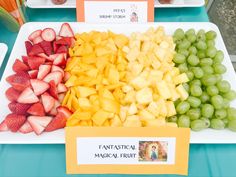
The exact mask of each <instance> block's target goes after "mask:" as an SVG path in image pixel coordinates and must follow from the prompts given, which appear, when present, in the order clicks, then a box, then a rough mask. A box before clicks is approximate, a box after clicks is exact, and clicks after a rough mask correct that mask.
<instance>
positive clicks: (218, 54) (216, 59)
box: [214, 50, 224, 63]
mask: <svg viewBox="0 0 236 177" xmlns="http://www.w3.org/2000/svg"><path fill="white" fill-rule="evenodd" d="M223 60H224V53H223V52H222V51H221V50H218V51H217V52H216V56H215V57H214V62H215V63H221V62H222V61H223Z"/></svg>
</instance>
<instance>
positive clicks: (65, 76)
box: [63, 72, 70, 82]
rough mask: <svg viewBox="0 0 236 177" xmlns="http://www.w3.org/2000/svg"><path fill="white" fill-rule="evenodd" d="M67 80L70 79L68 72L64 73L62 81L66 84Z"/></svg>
mask: <svg viewBox="0 0 236 177" xmlns="http://www.w3.org/2000/svg"><path fill="white" fill-rule="evenodd" d="M69 78H70V73H69V72H65V75H64V78H63V81H64V82H66V81H67V80H68V79H69Z"/></svg>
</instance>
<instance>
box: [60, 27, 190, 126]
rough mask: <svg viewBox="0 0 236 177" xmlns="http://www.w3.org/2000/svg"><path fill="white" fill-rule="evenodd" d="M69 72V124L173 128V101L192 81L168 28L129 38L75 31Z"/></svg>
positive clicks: (183, 98) (180, 96) (67, 98)
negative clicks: (181, 65) (183, 70)
mask: <svg viewBox="0 0 236 177" xmlns="http://www.w3.org/2000/svg"><path fill="white" fill-rule="evenodd" d="M75 38H76V42H75V45H74V47H73V48H70V50H69V54H70V57H71V58H70V59H69V61H68V62H67V66H66V68H65V71H66V72H67V73H68V74H69V75H70V77H69V79H68V80H67V82H66V83H65V85H66V86H67V87H68V88H69V89H68V91H67V94H66V96H65V98H64V100H63V103H62V105H64V106H67V107H68V108H69V109H70V110H71V111H72V112H73V114H72V116H71V117H70V118H69V119H68V121H67V126H111V127H121V126H123V127H150V126H151V127H158V126H173V127H176V126H177V125H176V124H175V123H166V120H165V119H166V118H167V117H170V116H173V115H175V114H176V110H175V106H174V101H176V100H177V99H181V100H185V99H187V97H188V93H187V92H186V91H185V89H184V87H183V86H182V84H183V83H185V82H188V77H187V76H186V75H185V74H180V72H179V70H178V68H176V67H174V63H173V62H172V59H173V57H174V54H175V44H174V42H173V39H172V37H170V36H168V35H166V34H165V32H164V29H163V28H162V27H159V28H157V29H154V28H150V29H148V30H147V31H146V32H144V33H139V32H137V33H132V34H131V35H130V36H129V37H127V36H125V35H123V34H115V33H113V32H111V31H108V32H98V31H91V32H89V33H86V32H84V33H81V34H76V36H75Z"/></svg>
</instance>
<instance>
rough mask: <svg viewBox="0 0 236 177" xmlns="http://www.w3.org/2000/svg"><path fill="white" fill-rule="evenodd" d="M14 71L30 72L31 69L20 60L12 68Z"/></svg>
mask: <svg viewBox="0 0 236 177" xmlns="http://www.w3.org/2000/svg"><path fill="white" fill-rule="evenodd" d="M12 69H13V71H15V72H16V73H17V72H21V71H28V70H29V67H28V66H27V65H26V64H24V63H23V62H22V61H20V60H19V59H16V61H15V63H14V64H13V66H12Z"/></svg>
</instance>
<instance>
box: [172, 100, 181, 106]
mask: <svg viewBox="0 0 236 177" xmlns="http://www.w3.org/2000/svg"><path fill="white" fill-rule="evenodd" d="M180 102H181V100H180V99H178V100H176V101H175V102H174V105H175V107H177V105H178V104H179V103H180Z"/></svg>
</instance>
